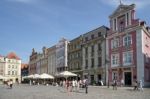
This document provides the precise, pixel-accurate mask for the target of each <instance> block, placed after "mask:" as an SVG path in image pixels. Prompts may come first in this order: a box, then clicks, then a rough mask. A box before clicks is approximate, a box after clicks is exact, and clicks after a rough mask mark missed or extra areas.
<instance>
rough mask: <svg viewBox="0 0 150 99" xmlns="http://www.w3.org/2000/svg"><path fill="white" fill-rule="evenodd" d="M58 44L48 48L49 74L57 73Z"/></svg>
mask: <svg viewBox="0 0 150 99" xmlns="http://www.w3.org/2000/svg"><path fill="white" fill-rule="evenodd" d="M56 70H57V69H56V45H54V46H52V47H50V48H48V74H51V75H55V74H56Z"/></svg>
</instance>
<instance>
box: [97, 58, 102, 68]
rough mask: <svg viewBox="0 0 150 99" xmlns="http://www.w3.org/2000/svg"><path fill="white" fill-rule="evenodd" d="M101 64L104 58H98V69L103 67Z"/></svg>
mask: <svg viewBox="0 0 150 99" xmlns="http://www.w3.org/2000/svg"><path fill="white" fill-rule="evenodd" d="M101 64H102V58H101V57H98V67H101Z"/></svg>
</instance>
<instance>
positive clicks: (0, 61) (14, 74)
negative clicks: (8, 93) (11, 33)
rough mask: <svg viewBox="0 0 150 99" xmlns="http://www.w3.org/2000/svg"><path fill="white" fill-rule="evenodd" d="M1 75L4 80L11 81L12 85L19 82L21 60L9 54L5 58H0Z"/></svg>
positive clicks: (12, 53) (13, 54)
mask: <svg viewBox="0 0 150 99" xmlns="http://www.w3.org/2000/svg"><path fill="white" fill-rule="evenodd" d="M0 70H1V75H3V76H4V77H5V80H10V79H12V80H13V83H16V82H19V83H20V82H21V59H20V58H19V57H18V56H17V55H16V54H15V53H14V52H11V53H9V54H8V55H7V56H0Z"/></svg>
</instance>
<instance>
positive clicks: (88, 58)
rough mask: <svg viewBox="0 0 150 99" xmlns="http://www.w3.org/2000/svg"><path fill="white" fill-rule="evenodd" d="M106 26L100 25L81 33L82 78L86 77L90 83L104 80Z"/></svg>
mask: <svg viewBox="0 0 150 99" xmlns="http://www.w3.org/2000/svg"><path fill="white" fill-rule="evenodd" d="M107 30H108V28H107V27H105V26H101V27H99V28H97V29H94V30H92V31H90V32H88V33H86V34H83V43H82V70H83V78H88V79H89V81H90V83H91V84H94V83H98V82H99V81H100V80H102V81H103V82H104V83H105V82H106V68H105V64H106V63H105V59H106V58H105V56H106V55H105V53H106V52H105V51H106V40H105V38H106V36H107Z"/></svg>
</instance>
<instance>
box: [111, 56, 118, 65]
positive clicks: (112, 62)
mask: <svg viewBox="0 0 150 99" xmlns="http://www.w3.org/2000/svg"><path fill="white" fill-rule="evenodd" d="M111 64H112V66H118V65H119V54H113V55H112V56H111Z"/></svg>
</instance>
